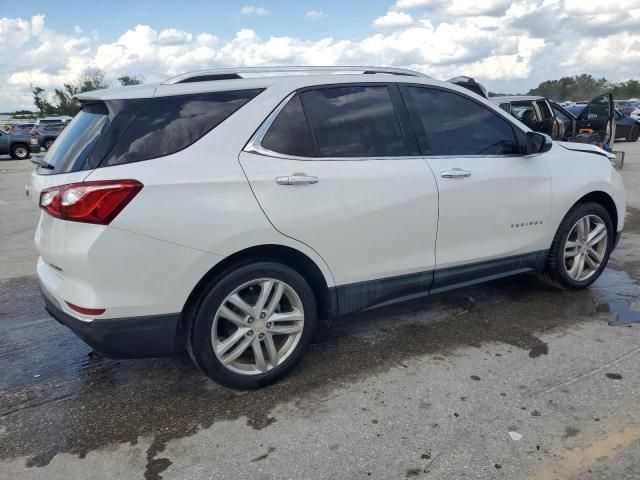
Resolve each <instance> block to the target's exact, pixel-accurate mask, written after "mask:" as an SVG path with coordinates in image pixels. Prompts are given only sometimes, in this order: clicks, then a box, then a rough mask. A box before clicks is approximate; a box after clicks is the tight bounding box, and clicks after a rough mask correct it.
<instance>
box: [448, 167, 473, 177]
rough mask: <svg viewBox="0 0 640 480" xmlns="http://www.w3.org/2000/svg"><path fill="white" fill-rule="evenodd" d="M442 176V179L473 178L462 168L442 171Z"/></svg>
mask: <svg viewBox="0 0 640 480" xmlns="http://www.w3.org/2000/svg"><path fill="white" fill-rule="evenodd" d="M440 176H441V177H442V178H466V177H470V176H471V172H470V171H469V170H463V169H461V168H452V169H451V170H443V171H441V172H440Z"/></svg>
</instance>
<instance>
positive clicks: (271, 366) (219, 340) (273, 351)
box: [187, 262, 316, 389]
mask: <svg viewBox="0 0 640 480" xmlns="http://www.w3.org/2000/svg"><path fill="white" fill-rule="evenodd" d="M315 324H316V302H315V297H314V295H313V291H312V290H311V287H310V286H309V284H308V283H307V282H306V280H305V279H304V278H303V277H302V276H301V275H300V274H298V273H297V272H296V271H295V270H293V269H291V268H289V267H287V266H285V265H282V264H279V263H274V262H259V263H254V264H249V265H245V266H243V267H241V268H238V269H237V270H234V271H231V272H230V273H228V274H227V275H225V276H223V277H222V278H221V279H219V280H218V281H216V282H215V283H214V284H213V285H212V286H211V287H210V288H209V289H208V291H206V292H205V293H204V294H203V296H202V297H201V299H200V301H199V302H198V304H197V306H196V309H195V313H194V315H193V318H192V319H191V322H190V331H189V332H188V335H187V342H188V345H187V347H188V350H189V352H190V353H191V356H192V357H193V359H194V361H195V362H196V364H197V365H198V367H199V368H200V369H201V370H202V371H203V372H204V373H205V374H206V375H207V376H209V377H210V378H211V379H213V380H215V381H216V382H218V383H220V384H222V385H225V386H227V387H231V388H241V389H251V388H259V387H262V386H265V385H268V384H270V383H273V382H275V381H277V380H279V379H280V378H282V377H284V376H285V375H286V374H287V373H289V371H291V369H292V368H293V367H294V366H295V365H296V364H297V363H298V362H299V361H300V358H301V357H302V353H303V350H304V348H305V347H306V345H307V343H308V342H309V340H310V339H311V336H312V335H313V331H314V329H315Z"/></svg>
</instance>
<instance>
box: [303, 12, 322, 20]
mask: <svg viewBox="0 0 640 480" xmlns="http://www.w3.org/2000/svg"><path fill="white" fill-rule="evenodd" d="M304 16H305V18H308V19H310V20H322V19H324V18H327V14H326V13H324V12H321V11H319V10H309V11H308V12H307V13H305V14H304Z"/></svg>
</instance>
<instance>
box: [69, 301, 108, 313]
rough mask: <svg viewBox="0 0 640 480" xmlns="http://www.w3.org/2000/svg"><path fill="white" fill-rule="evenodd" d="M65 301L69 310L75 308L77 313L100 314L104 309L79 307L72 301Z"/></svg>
mask: <svg viewBox="0 0 640 480" xmlns="http://www.w3.org/2000/svg"><path fill="white" fill-rule="evenodd" d="M64 303H66V304H67V305H68V306H69V308H70V309H71V310H75V311H76V312H78V313H82V314H83V315H102V314H103V313H104V311H105V309H104V308H85V307H79V306H78V305H74V304H73V303H69V302H64Z"/></svg>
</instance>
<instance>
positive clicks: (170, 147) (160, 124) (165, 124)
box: [100, 89, 262, 166]
mask: <svg viewBox="0 0 640 480" xmlns="http://www.w3.org/2000/svg"><path fill="white" fill-rule="evenodd" d="M260 92H262V90H261V89H254V90H240V91H231V92H215V93H203V94H196V95H181V96H172V97H157V98H152V99H151V100H149V102H148V103H147V104H146V105H145V107H144V108H143V109H142V111H141V112H140V113H139V114H138V116H137V117H136V119H135V120H134V121H133V123H132V124H131V126H130V127H129V128H128V129H127V130H126V131H125V132H124V134H123V135H122V136H121V137H120V139H119V140H118V142H117V143H116V145H115V146H114V147H113V149H112V150H111V151H110V152H109V153H108V155H107V157H106V158H105V159H104V161H103V162H102V163H101V164H100V166H111V165H121V164H123V163H131V162H139V161H142V160H149V159H151V158H157V157H163V156H166V155H171V154H172V153H176V152H178V151H180V150H183V149H184V148H186V147H188V146H189V145H191V144H193V143H195V142H196V141H197V140H199V139H200V138H202V136H204V135H205V134H207V133H208V132H209V131H211V130H212V129H214V128H215V127H217V126H218V125H219V124H220V123H222V121H223V120H225V119H226V118H228V117H229V116H230V115H231V114H233V113H234V112H236V111H237V110H238V109H239V108H241V107H242V106H243V105H245V104H246V103H247V102H248V101H249V100H251V99H252V98H254V97H255V96H256V95H258V94H259V93H260Z"/></svg>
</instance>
